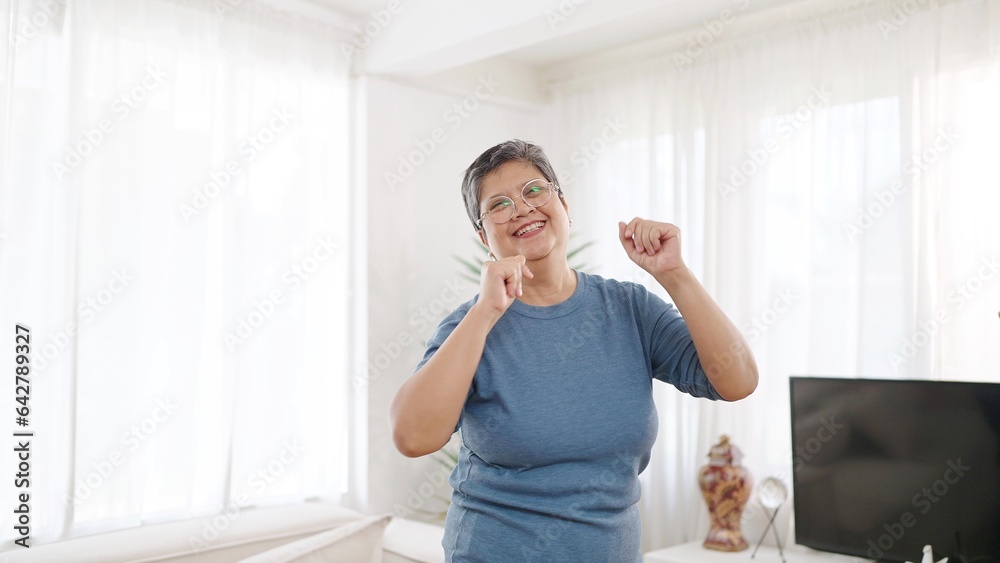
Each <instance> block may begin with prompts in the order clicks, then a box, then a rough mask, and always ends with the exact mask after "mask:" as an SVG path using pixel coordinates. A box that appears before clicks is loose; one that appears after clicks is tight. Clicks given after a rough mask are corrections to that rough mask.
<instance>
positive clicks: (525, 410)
mask: <svg viewBox="0 0 1000 563" xmlns="http://www.w3.org/2000/svg"><path fill="white" fill-rule="evenodd" d="M577 282H578V283H577V287H576V291H574V293H573V295H572V296H571V297H570V298H569V299H567V300H566V301H563V302H562V303H559V304H556V305H552V306H549V307H535V306H532V305H527V304H525V303H522V302H521V301H515V302H514V303H513V304H511V306H510V308H509V309H508V310H507V311H506V312H505V313H504V315H503V317H501V318H500V320H499V321H498V322H497V324H496V325H495V326H494V327H493V329H492V330H491V331H490V333H489V335H488V336H487V338H486V347H485V349H484V350H483V356H482V359H481V360H480V362H479V367H478V369H477V370H476V375H475V377H474V378H473V381H472V385H471V387H470V389H469V395H468V398H467V400H466V402H465V406H464V408H463V409H462V414H461V417H460V418H459V421H458V425H457V426H456V428H455V430H456V431H457V430H458V429H459V428H461V430H462V446H461V449H460V451H459V457H458V465H457V466H456V468H455V470H454V471H453V472H452V473H451V477H450V479H449V482H450V484H451V486H452V488H453V489H454V491H453V492H452V497H451V498H452V502H451V506H450V508H449V509H448V516H447V518H446V521H445V534H444V539H443V541H442V545H443V546H444V551H445V554H446V556H447V561H454V562H456V563H457V562H459V561H461V562H473V561H475V562H495V561H546V562H548V561H571V562H575V563H577V562H586V561H600V562H606V561H608V562H610V561H615V562H617V561H621V562H628V563H636V562H638V561H641V555H640V548H639V544H640V539H641V533H642V532H641V527H640V520H639V509H638V506H636V503H637V502H638V501H639V494H640V486H639V478H638V476H639V474H640V473H642V471H643V470H644V469H645V468H646V465H647V464H648V463H649V454H650V450H651V448H652V447H653V442H654V440H655V439H656V431H657V426H658V423H657V416H656V408H655V406H654V405H653V397H652V379H653V378H656V379H660V380H662V381H666V382H668V383H670V384H672V385H674V386H675V387H677V388H678V389H680V390H681V391H683V392H685V393H689V394H691V395H694V396H696V397H707V398H710V399H713V400H714V399H720V398H721V397H720V396H719V395H718V393H717V392H716V391H715V389H714V388H713V387H712V384H711V383H710V382H709V380H708V378H707V377H706V375H705V372H704V371H703V370H702V367H701V364H700V363H699V361H698V356H697V354H696V352H695V348H694V342H693V341H692V340H691V334H690V332H688V328H687V325H686V324H685V322H684V319H683V318H681V316H680V314H679V313H678V312H677V310H676V309H674V307H673V306H672V305H669V304H667V303H665V302H664V301H663V300H662V299H660V298H659V297H657V296H656V295H654V294H652V293H650V292H649V291H647V290H646V288H644V287H643V286H641V285H638V284H635V283H630V282H618V281H615V280H609V279H605V278H602V277H600V276H596V275H591V274H585V273H582V272H577ZM477 298H478V296H477ZM475 302H476V299H475V298H474V299H472V300H471V301H469V302H467V303H464V304H462V305H461V306H459V307H458V308H457V309H456V310H455V311H453V312H452V313H451V314H450V315H448V316H447V317H446V318H445V319H444V320H443V321H442V322H441V324H440V326H439V327H438V329H437V332H435V334H434V336H433V337H432V338H431V340H430V341H429V342H428V346H427V351H426V353H425V354H424V358H423V360H422V361H421V362H420V364H419V365H418V366H417V369H419V368H420V366H422V365H424V363H426V362H427V360H428V359H430V357H431V356H432V355H434V353H435V352H436V351H437V349H438V348H439V347H440V346H441V344H442V343H443V342H444V340H445V339H446V338H447V337H448V335H449V334H451V332H452V330H454V329H455V326H457V325H458V323H459V322H460V321H461V320H462V319H463V318H465V315H466V313H468V311H469V308H470V307H472V305H473V304H474V303H475Z"/></svg>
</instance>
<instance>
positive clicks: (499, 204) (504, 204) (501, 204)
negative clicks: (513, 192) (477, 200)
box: [489, 200, 510, 213]
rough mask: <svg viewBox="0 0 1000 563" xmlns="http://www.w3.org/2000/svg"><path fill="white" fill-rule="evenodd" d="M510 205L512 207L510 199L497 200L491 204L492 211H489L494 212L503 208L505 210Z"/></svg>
mask: <svg viewBox="0 0 1000 563" xmlns="http://www.w3.org/2000/svg"><path fill="white" fill-rule="evenodd" d="M508 207H510V202H509V201H506V200H501V201H496V202H494V203H493V205H491V206H490V211H489V212H490V213H494V212H496V211H502V210H504V209H506V208H508Z"/></svg>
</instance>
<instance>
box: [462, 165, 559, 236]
mask: <svg viewBox="0 0 1000 563" xmlns="http://www.w3.org/2000/svg"><path fill="white" fill-rule="evenodd" d="M539 180H541V181H542V182H544V183H545V185H546V186H548V188H549V189H550V190H553V191H555V192H556V195H557V196H559V197H562V196H563V191H562V188H560V187H559V186H558V185H556V183H555V182H552V181H550V180H546V179H545V178H535V179H533V180H528V181H527V182H525V183H524V185H523V186H521V195H520V197H521V201H523V202H524V204H525V205H527V206H528V207H529V208H531V209H537V208H539V207H541V206H543V205H545V203H548V202H550V201H552V196H549V199H547V200H545V203H540V204H538V205H531V204H530V203H528V200H526V199H524V188H527V187H528V186H529V185H531V184H532V183H534V182H537V181H539ZM501 197H502V198H507V199H509V200H510V204H511V206H513V209H512V210H511V213H510V219H513V218H514V215H517V202H516V201H514V198H512V197H507V196H505V195H495V196H493V197H491V198H490V200H493V199H496V198H501ZM487 201H489V200H487ZM489 213H490V212H489V210H487V211H483V212H482V213H480V214H479V223H478V224H477V225H476V227H477V229H478V230H480V231H481V230H483V225H484V224H485V222H484V218H485V217H486V216H487V215H489ZM510 219H507V220H506V221H504V222H503V223H497V222H494V221H493V220H490V223H493V224H494V225H503V224H504V223H509V222H510Z"/></svg>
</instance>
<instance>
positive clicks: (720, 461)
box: [708, 434, 743, 465]
mask: <svg viewBox="0 0 1000 563" xmlns="http://www.w3.org/2000/svg"><path fill="white" fill-rule="evenodd" d="M708 459H709V462H708V464H709V465H739V464H740V460H742V459H743V452H741V451H740V449H739V448H737V447H736V446H735V445H733V444H730V443H729V436H726V435H725V434H723V435H722V437H721V438H720V439H719V443H718V444H716V445H714V446H712V449H711V450H710V451H709V452H708Z"/></svg>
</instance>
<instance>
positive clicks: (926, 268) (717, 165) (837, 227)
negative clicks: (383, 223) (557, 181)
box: [550, 1, 1000, 549]
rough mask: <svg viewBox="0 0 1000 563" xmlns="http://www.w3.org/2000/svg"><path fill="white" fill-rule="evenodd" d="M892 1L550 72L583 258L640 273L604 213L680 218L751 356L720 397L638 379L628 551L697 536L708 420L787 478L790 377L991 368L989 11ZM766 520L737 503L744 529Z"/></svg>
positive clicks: (997, 62) (995, 47) (993, 76)
mask: <svg viewBox="0 0 1000 563" xmlns="http://www.w3.org/2000/svg"><path fill="white" fill-rule="evenodd" d="M910 4H912V5H914V6H918V5H919V6H921V7H922V8H921V9H919V10H916V11H912V10H911V11H910V12H906V11H900V7H899V5H897V3H896V2H867V3H865V5H864V6H863V7H853V8H847V7H845V6H842V5H841V6H836V7H835V8H834V9H833V10H832V11H830V12H828V13H824V14H821V15H813V16H811V17H809V18H804V19H802V20H800V21H798V22H792V23H789V22H787V21H783V22H782V23H780V24H779V23H777V22H775V21H771V22H768V21H767V18H758V19H757V21H756V23H753V24H749V23H748V24H744V23H741V22H740V21H736V22H733V23H732V24H730V27H728V28H727V29H725V30H724V31H723V32H722V33H721V35H720V36H719V37H718V38H717V39H715V40H714V42H712V43H711V45H709V46H708V47H707V48H706V49H705V51H704V52H703V53H701V54H700V55H699V56H697V57H692V58H687V59H684V58H678V57H676V56H674V53H673V52H667V53H662V54H660V55H658V56H654V57H651V58H649V59H646V60H643V61H642V62H637V63H633V64H630V65H624V66H623V67H621V68H617V69H614V70H607V71H602V72H595V73H593V74H590V75H585V76H579V77H576V78H574V79H572V80H564V81H560V82H558V83H556V84H554V90H555V92H556V101H555V104H554V108H553V123H552V129H553V131H554V134H555V135H556V136H557V141H556V142H555V143H554V144H553V146H552V147H551V148H550V152H551V153H552V155H553V156H554V157H555V158H554V160H556V161H557V162H558V163H559V164H560V165H561V166H562V169H561V171H562V175H563V183H564V184H565V185H566V187H567V192H568V196H569V198H570V205H571V211H572V213H573V215H574V217H575V218H576V227H575V228H576V229H579V230H580V231H582V232H583V236H584V237H585V238H588V239H596V240H597V241H598V242H597V245H595V247H594V249H595V250H594V253H593V255H592V256H591V258H590V259H589V260H588V261H589V262H590V263H596V264H600V265H601V269H600V273H602V274H605V275H610V276H613V277H617V278H619V279H634V280H640V281H643V282H645V283H646V284H647V285H652V286H655V282H654V281H652V280H651V279H649V278H648V277H646V276H644V275H642V273H641V272H638V271H637V270H636V268H634V267H631V265H630V263H629V262H628V260H627V258H626V257H625V256H624V254H623V253H622V251H621V249H620V248H619V246H620V245H619V243H618V241H617V240H616V237H615V236H614V233H615V229H616V227H615V224H616V221H618V220H619V219H624V220H628V219H630V218H631V217H633V216H643V217H650V218H656V219H659V220H664V221H670V222H673V223H676V224H677V225H679V226H680V227H681V229H682V232H683V233H684V234H683V245H684V250H685V253H686V260H687V262H688V263H689V265H691V266H692V267H693V268H694V270H695V271H696V272H697V274H698V276H699V278H700V279H701V280H702V281H703V283H704V284H705V285H706V286H707V287H708V289H709V291H710V292H711V293H712V294H713V295H714V296H715V298H716V299H717V300H718V301H719V302H720V304H721V305H722V307H723V308H724V309H725V310H726V311H727V312H728V313H729V315H730V317H731V318H732V319H733V320H734V321H735V322H736V323H737V324H738V325H739V326H740V327H741V328H742V329H743V331H744V333H745V334H746V336H747V338H748V340H749V341H750V342H751V345H752V346H753V349H754V352H755V354H756V357H757V361H758V364H759V367H760V373H761V381H760V385H759V388H758V390H757V392H756V393H755V394H754V395H753V396H752V397H751V398H750V399H748V400H746V401H743V402H740V403H737V404H711V403H707V402H703V401H695V400H692V399H690V398H687V397H684V396H681V395H680V394H678V393H676V392H674V391H673V390H672V389H668V388H666V386H655V389H656V391H655V392H656V400H657V405H658V409H659V413H660V432H659V440H658V442H657V444H656V446H655V448H654V452H653V459H652V462H651V464H650V466H649V468H648V469H647V471H646V472H645V473H644V474H643V476H642V479H643V499H642V501H641V506H642V512H643V517H644V545H643V548H644V549H653V548H657V547H662V546H665V545H671V544H675V543H679V542H683V541H693V540H701V539H703V538H704V535H705V532H706V531H707V528H708V514H707V510H706V509H705V508H704V503H703V501H702V499H701V496H700V493H699V491H698V486H697V471H698V469H699V468H700V467H701V466H702V465H703V464H704V463H705V462H706V461H707V458H706V454H707V453H708V450H709V447H710V446H711V444H712V443H713V442H714V441H716V440H717V439H718V436H719V435H720V434H728V435H730V436H731V437H732V439H733V441H734V442H735V443H736V444H737V445H738V446H740V447H741V448H742V449H743V451H744V453H745V455H746V459H745V461H744V463H745V465H747V466H748V467H749V468H750V469H751V470H752V472H753V473H754V475H755V476H756V479H757V480H758V481H759V480H760V479H762V478H763V477H766V476H768V475H778V476H780V477H782V478H784V479H785V481H786V482H787V483H788V484H789V485H790V484H791V461H792V450H791V444H790V431H789V423H788V419H789V412H788V377H789V375H795V374H798V375H834V376H845V377H855V376H863V377H882V378H929V379H957V380H984V381H1000V346H997V342H998V341H1000V322H998V319H997V309H998V303H1000V272H998V271H997V267H998V262H997V261H998V259H1000V221H998V220H997V217H998V213H1000V171H998V169H997V167H996V160H997V156H998V155H1000V111H998V109H997V100H1000V4H997V3H996V2H989V1H957V2H942V3H940V4H939V3H937V2H932V3H930V5H929V6H928V5H927V4H925V3H909V4H906V5H907V6H909V5H910ZM782 18H783V19H786V18H784V16H782ZM775 19H777V17H776V18H775ZM691 35H692V36H694V35H695V32H692V33H691ZM685 39H686V36H685V37H680V38H679V39H678V41H677V46H678V47H677V49H678V50H677V51H676V52H677V53H680V54H686V51H685V48H686V47H687V45H688V43H686V42H685ZM557 168H558V167H557ZM661 293H662V292H661ZM789 512H790V511H789V510H788V509H786V510H784V513H783V515H782V519H783V520H786V521H785V522H782V523H781V529H782V530H786V529H787V517H788V514H789ZM765 522H766V520H765V519H764V514H763V513H762V511H760V510H750V511H748V516H747V517H746V522H745V529H746V530H747V532H748V533H747V537H748V538H751V539H753V540H756V538H757V537H758V534H759V532H760V531H761V530H762V529H763V524H764V523H765Z"/></svg>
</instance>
